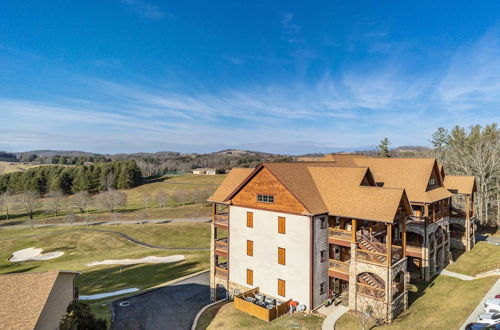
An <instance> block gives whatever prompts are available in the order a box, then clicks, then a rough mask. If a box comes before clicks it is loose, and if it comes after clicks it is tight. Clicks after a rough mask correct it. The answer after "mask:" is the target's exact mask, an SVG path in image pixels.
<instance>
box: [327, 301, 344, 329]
mask: <svg viewBox="0 0 500 330" xmlns="http://www.w3.org/2000/svg"><path fill="white" fill-rule="evenodd" d="M347 310H348V308H347V307H346V306H342V305H338V306H335V307H334V308H333V310H332V312H331V313H330V314H328V316H327V317H326V319H325V320H324V321H323V324H322V325H321V330H333V329H335V323H336V322H337V320H338V319H339V318H340V317H341V316H342V315H344V314H345V313H346V312H347Z"/></svg>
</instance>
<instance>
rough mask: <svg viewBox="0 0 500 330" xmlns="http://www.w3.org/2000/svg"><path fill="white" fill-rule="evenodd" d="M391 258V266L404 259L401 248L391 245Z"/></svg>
mask: <svg viewBox="0 0 500 330" xmlns="http://www.w3.org/2000/svg"><path fill="white" fill-rule="evenodd" d="M391 257H392V264H393V265H394V264H395V263H396V262H398V261H399V260H401V259H402V258H403V257H404V256H403V248H402V247H401V246H397V245H393V246H392V256H391Z"/></svg>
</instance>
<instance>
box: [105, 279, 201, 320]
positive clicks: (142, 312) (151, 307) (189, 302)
mask: <svg viewBox="0 0 500 330" xmlns="http://www.w3.org/2000/svg"><path fill="white" fill-rule="evenodd" d="M209 280H210V273H209V272H206V273H203V274H200V275H197V276H194V277H191V278H189V279H186V280H183V281H180V282H178V283H175V284H173V285H169V286H166V287H163V288H160V289H157V290H153V291H150V292H147V293H144V294H139V295H137V296H133V297H129V298H125V299H120V300H116V301H114V302H113V311H114V313H115V316H114V322H113V323H112V325H111V329H190V328H191V324H192V322H193V320H194V318H195V317H196V314H197V313H198V311H199V310H200V309H201V308H203V306H205V305H207V304H209V303H210V289H209ZM123 302H128V303H129V304H128V306H120V304H121V303H123ZM122 305H127V303H125V304H122Z"/></svg>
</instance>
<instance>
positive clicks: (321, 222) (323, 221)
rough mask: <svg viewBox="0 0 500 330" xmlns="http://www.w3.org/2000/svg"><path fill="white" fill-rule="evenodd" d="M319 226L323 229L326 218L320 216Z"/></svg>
mask: <svg viewBox="0 0 500 330" xmlns="http://www.w3.org/2000/svg"><path fill="white" fill-rule="evenodd" d="M319 227H320V228H321V229H325V228H326V219H325V218H320V219H319Z"/></svg>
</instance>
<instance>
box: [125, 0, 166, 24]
mask: <svg viewBox="0 0 500 330" xmlns="http://www.w3.org/2000/svg"><path fill="white" fill-rule="evenodd" d="M120 1H121V2H122V3H124V4H126V5H128V7H129V8H130V9H131V10H132V11H134V12H135V13H137V14H139V15H141V16H144V17H146V18H149V19H153V20H155V19H161V18H163V17H165V13H164V12H163V11H162V10H161V9H160V8H159V7H158V6H157V5H152V4H150V3H148V2H145V1H142V0H120Z"/></svg>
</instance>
